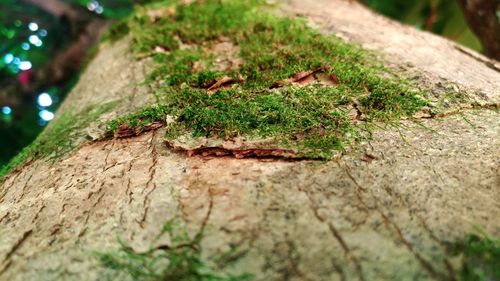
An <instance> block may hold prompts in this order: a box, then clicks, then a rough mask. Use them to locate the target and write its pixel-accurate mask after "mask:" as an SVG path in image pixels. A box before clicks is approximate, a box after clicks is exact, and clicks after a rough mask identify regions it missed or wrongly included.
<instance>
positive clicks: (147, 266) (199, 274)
mask: <svg viewBox="0 0 500 281" xmlns="http://www.w3.org/2000/svg"><path fill="white" fill-rule="evenodd" d="M164 235H168V237H169V238H170V240H171V241H172V242H171V244H170V245H168V246H161V247H157V248H150V249H149V250H148V251H146V252H143V253H138V252H136V251H134V250H133V249H132V248H130V247H128V246H127V245H125V244H124V243H123V242H121V241H119V243H120V248H119V250H118V251H116V252H108V253H97V254H96V255H97V257H98V259H99V262H100V263H101V265H102V266H103V267H105V268H108V269H111V270H112V271H113V273H112V275H111V276H112V277H111V278H110V279H112V280H123V279H125V278H126V276H129V277H132V280H141V281H143V280H148V281H160V280H176V281H245V280H251V279H252V276H251V275H250V274H242V275H231V274H223V273H220V272H216V270H215V269H214V266H208V265H207V264H206V263H205V262H204V261H203V260H202V259H201V250H200V245H199V243H200V239H201V236H200V235H197V236H196V237H195V238H194V239H191V238H190V237H189V235H188V234H187V232H186V231H185V229H183V228H182V227H180V226H179V224H178V223H176V222H175V221H174V220H172V221H169V222H168V223H167V224H165V226H164V227H163V231H162V232H161V233H160V234H159V235H158V237H157V238H160V237H162V236H164ZM228 254H229V253H226V254H224V256H227V255H228Z"/></svg>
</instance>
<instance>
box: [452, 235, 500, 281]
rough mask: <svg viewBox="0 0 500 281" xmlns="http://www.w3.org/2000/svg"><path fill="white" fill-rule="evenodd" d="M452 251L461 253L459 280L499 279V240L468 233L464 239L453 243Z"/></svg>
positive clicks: (482, 280) (484, 280)
mask: <svg viewBox="0 0 500 281" xmlns="http://www.w3.org/2000/svg"><path fill="white" fill-rule="evenodd" d="M453 251H454V253H455V254H462V255H463V259H464V261H463V265H462V270H461V272H460V279H461V280H464V281H486V280H500V240H498V239H494V238H491V237H489V236H486V235H482V236H478V235H469V236H468V237H467V238H466V239H464V241H460V242H458V243H455V245H454V249H453Z"/></svg>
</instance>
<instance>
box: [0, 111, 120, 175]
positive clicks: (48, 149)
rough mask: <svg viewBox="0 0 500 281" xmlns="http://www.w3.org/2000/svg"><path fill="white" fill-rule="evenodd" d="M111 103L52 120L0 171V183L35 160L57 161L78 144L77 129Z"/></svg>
mask: <svg viewBox="0 0 500 281" xmlns="http://www.w3.org/2000/svg"><path fill="white" fill-rule="evenodd" d="M113 106H114V104H113V103H108V104H105V105H103V106H101V107H88V108H86V109H84V110H82V111H80V112H79V113H78V115H72V114H71V113H69V112H70V111H66V112H65V113H63V114H62V115H61V116H59V117H58V118H57V119H56V120H54V121H53V122H52V123H51V124H50V125H49V126H48V127H47V128H46V129H45V130H44V131H43V132H42V133H41V134H40V135H39V136H38V137H37V138H36V139H35V140H34V141H33V143H32V144H30V145H29V146H27V147H25V148H24V149H23V150H22V151H21V152H20V153H19V154H18V155H16V157H14V158H13V159H12V160H11V161H10V162H9V163H8V164H7V165H6V166H4V167H2V169H0V183H2V182H3V179H4V177H5V176H6V175H7V174H9V173H10V172H11V171H13V170H14V169H16V168H17V167H19V166H20V165H22V164H24V163H27V162H30V161H34V160H37V159H57V158H60V157H62V156H64V155H66V154H67V153H68V152H70V151H71V150H73V149H74V148H75V147H76V146H77V145H78V143H79V141H78V139H79V138H80V139H81V138H83V136H82V135H79V134H78V133H79V129H82V128H85V127H87V126H88V125H89V124H90V123H91V122H92V121H94V120H96V119H97V118H98V117H99V116H100V115H101V114H102V113H104V112H106V111H109V110H110V109H111V108H112V107H113Z"/></svg>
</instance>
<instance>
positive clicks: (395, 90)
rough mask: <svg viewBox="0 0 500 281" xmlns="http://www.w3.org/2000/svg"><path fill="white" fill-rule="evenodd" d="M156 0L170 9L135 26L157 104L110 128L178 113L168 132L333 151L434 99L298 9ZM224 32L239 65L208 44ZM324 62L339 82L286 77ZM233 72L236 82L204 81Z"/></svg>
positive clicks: (138, 16) (140, 11)
mask: <svg viewBox="0 0 500 281" xmlns="http://www.w3.org/2000/svg"><path fill="white" fill-rule="evenodd" d="M155 5H156V6H155V7H156V8H157V7H158V6H159V5H160V6H163V7H165V6H167V7H171V9H170V11H171V12H170V13H169V14H168V15H166V16H164V17H161V18H154V19H153V18H151V16H150V15H148V8H147V7H146V8H145V7H139V8H137V11H136V13H135V14H134V16H133V17H132V18H131V20H130V21H129V23H128V26H129V28H130V30H131V34H132V37H133V45H132V49H133V51H134V52H135V53H137V54H141V55H151V56H152V57H153V59H154V61H155V68H154V71H153V72H152V74H151V76H150V78H149V80H148V81H147V82H148V83H150V84H151V85H153V86H154V88H155V89H154V90H155V92H156V96H157V100H158V105H156V106H154V107H151V108H148V109H144V110H142V111H140V112H138V113H134V114H130V115H128V116H124V117H122V118H119V119H118V120H115V121H114V122H112V123H111V124H110V126H109V129H110V130H111V131H113V130H116V129H117V127H118V125H120V124H122V123H130V125H131V126H138V125H141V124H144V123H147V122H151V121H161V122H165V120H166V119H167V118H169V117H170V118H172V117H175V121H176V122H170V124H168V128H167V129H168V130H167V131H168V133H167V138H169V139H175V138H176V137H178V136H180V135H185V134H187V133H188V134H191V135H192V137H194V138H196V137H207V138H213V137H217V138H224V139H230V138H234V137H237V136H243V137H247V136H248V137H252V138H255V137H260V138H272V139H274V140H275V141H276V145H277V146H280V147H286V148H292V149H294V150H297V151H298V153H299V154H298V155H299V156H301V157H304V156H305V157H314V158H318V157H320V158H325V159H328V158H329V157H330V155H331V154H332V151H335V150H343V149H344V148H345V146H346V145H349V144H351V143H352V142H353V141H356V140H360V139H362V136H363V135H365V134H364V131H365V128H366V127H367V126H369V125H370V124H372V123H374V122H392V121H394V120H398V119H400V118H402V117H409V116H412V115H413V114H414V113H416V112H417V111H419V110H420V109H421V108H422V107H423V106H425V105H427V101H426V100H425V99H424V96H425V93H424V92H423V91H421V90H418V89H417V88H416V87H414V86H413V85H412V84H411V83H410V82H408V81H407V80H405V79H404V78H402V77H399V76H397V75H395V74H394V73H393V72H391V71H390V70H388V69H386V68H384V67H383V66H382V64H381V63H380V62H379V61H378V60H377V59H376V58H375V56H374V55H373V54H371V53H369V52H367V51H365V50H363V49H361V48H360V47H359V46H357V45H353V44H348V43H345V42H343V41H342V40H340V39H339V38H336V37H334V36H325V35H322V34H319V32H317V31H316V30H314V29H312V28H310V27H308V26H307V24H306V22H304V21H302V20H300V19H290V18H277V17H275V16H272V15H270V14H267V13H265V10H266V7H265V5H264V4H263V3H262V1H243V0H235V1H222V0H206V1H195V2H194V3H193V4H190V5H183V4H178V3H177V1H166V2H161V3H156V4H155ZM223 41H229V42H231V43H232V44H234V45H237V46H238V47H239V50H240V53H239V55H240V59H241V61H243V63H242V64H240V65H239V68H237V69H233V70H228V71H214V67H213V66H214V63H216V60H215V58H214V56H213V54H212V53H211V52H210V48H211V46H213V45H214V44H217V43H219V42H223ZM200 65H201V66H203V67H200ZM318 68H323V69H325V72H326V73H325V74H326V75H330V76H333V77H335V80H338V83H337V84H336V85H335V86H325V85H321V84H319V83H309V84H307V85H297V84H296V83H295V84H294V83H291V82H290V83H287V82H286V81H290V77H294V76H297V75H298V74H300V73H305V72H307V71H310V70H313V69H318ZM228 77H229V78H232V81H234V83H233V85H231V87H227V88H224V87H221V88H219V89H216V91H209V90H207V85H213V83H214V82H215V81H218V80H220V79H222V78H225V79H226V78H228ZM283 81H285V82H283ZM276 85H279V86H278V87H276ZM353 113H358V115H362V119H363V121H360V120H359V118H358V117H359V116H354V115H356V114H354V115H353Z"/></svg>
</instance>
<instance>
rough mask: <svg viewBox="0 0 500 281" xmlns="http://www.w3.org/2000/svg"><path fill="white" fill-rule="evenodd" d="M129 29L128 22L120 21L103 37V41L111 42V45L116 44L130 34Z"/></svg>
mask: <svg viewBox="0 0 500 281" xmlns="http://www.w3.org/2000/svg"><path fill="white" fill-rule="evenodd" d="M129 31H130V30H129V27H128V24H127V21H126V20H120V21H118V22H116V23H114V24H113V25H112V26H111V27H110V28H109V29H108V30H107V31H106V32H105V33H104V34H103V35H102V41H106V40H109V41H110V42H111V43H114V42H116V41H118V40H120V39H121V38H123V37H124V36H125V35H127V34H128V33H129Z"/></svg>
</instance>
